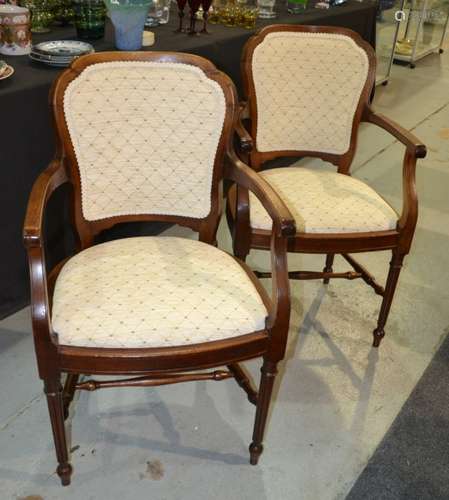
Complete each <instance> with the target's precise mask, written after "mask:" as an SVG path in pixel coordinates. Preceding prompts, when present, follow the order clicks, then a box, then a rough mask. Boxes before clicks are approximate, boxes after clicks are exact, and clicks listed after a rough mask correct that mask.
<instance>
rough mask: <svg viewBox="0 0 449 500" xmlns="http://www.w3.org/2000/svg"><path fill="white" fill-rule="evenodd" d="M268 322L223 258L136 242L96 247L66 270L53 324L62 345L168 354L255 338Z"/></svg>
mask: <svg viewBox="0 0 449 500" xmlns="http://www.w3.org/2000/svg"><path fill="white" fill-rule="evenodd" d="M267 315H268V313H267V310H266V308H265V305H264V304H263V302H262V299H261V297H260V295H259V293H258V292H257V290H256V288H255V287H254V285H253V283H252V282H251V280H250V279H249V277H248V275H247V274H246V272H245V271H244V269H243V268H242V267H241V266H240V264H239V263H238V262H237V261H236V260H235V259H234V258H233V257H232V256H230V255H229V254H227V253H225V252H223V251H222V250H219V249H218V248H215V247H213V246H211V245H208V244H206V243H202V242H199V241H194V240H189V239H185V238H176V237H136V238H125V239H121V240H116V241H112V242H108V243H102V244H99V245H95V246H93V247H90V248H88V249H87V250H83V251H82V252H80V253H79V254H77V255H75V256H74V257H73V258H71V259H70V260H69V261H68V262H67V263H66V264H65V265H64V267H63V268H62V270H61V273H60V274H59V276H58V278H57V281H56V285H55V291H54V295H53V309H52V324H53V330H54V331H55V332H56V333H57V334H58V337H59V343H60V344H61V345H72V346H87V347H105V348H106V347H112V348H143V347H169V346H180V345H186V344H196V343H202V342H209V341H214V340H221V339H226V338H231V337H236V336H238V335H244V334H247V333H251V332H255V331H260V330H263V329H264V328H265V319H266V317H267Z"/></svg>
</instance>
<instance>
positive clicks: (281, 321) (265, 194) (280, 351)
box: [225, 151, 296, 362]
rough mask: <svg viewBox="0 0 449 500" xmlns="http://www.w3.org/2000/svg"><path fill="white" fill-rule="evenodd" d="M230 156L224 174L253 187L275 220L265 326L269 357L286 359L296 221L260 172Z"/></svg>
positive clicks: (248, 187)
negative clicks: (290, 249)
mask: <svg viewBox="0 0 449 500" xmlns="http://www.w3.org/2000/svg"><path fill="white" fill-rule="evenodd" d="M228 160H229V162H228V165H227V170H226V172H225V177H226V178H228V179H230V180H232V181H234V182H235V183H236V184H237V185H240V186H241V187H243V188H244V189H248V190H250V191H252V192H253V193H254V194H255V195H256V196H257V198H259V200H260V201H261V203H262V205H263V206H264V208H265V210H266V211H267V212H268V213H269V215H270V217H271V218H272V220H273V231H272V234H271V245H270V247H271V271H272V282H273V286H272V301H273V309H272V310H271V311H270V313H269V315H268V319H267V324H266V326H267V329H269V331H270V340H271V348H270V351H269V352H270V360H271V361H276V362H277V361H279V360H281V359H283V357H284V354H285V349H286V345H287V335H288V326H289V323H290V282H289V278H288V267H287V243H288V238H287V237H288V236H293V235H295V234H296V225H295V221H294V219H293V216H292V215H291V213H290V211H289V210H288V208H287V207H286V206H285V204H284V202H283V201H282V200H281V198H279V196H278V195H277V194H276V192H275V191H274V190H273V188H272V187H271V186H270V185H269V184H268V183H267V182H266V181H265V180H264V179H263V178H262V177H261V176H260V175H259V174H257V173H256V172H255V171H254V170H252V169H251V168H250V167H248V165H245V164H244V163H243V162H242V161H240V160H239V159H238V158H237V155H236V154H235V152H234V151H229V152H228ZM249 230H250V228H249V227H248V231H249Z"/></svg>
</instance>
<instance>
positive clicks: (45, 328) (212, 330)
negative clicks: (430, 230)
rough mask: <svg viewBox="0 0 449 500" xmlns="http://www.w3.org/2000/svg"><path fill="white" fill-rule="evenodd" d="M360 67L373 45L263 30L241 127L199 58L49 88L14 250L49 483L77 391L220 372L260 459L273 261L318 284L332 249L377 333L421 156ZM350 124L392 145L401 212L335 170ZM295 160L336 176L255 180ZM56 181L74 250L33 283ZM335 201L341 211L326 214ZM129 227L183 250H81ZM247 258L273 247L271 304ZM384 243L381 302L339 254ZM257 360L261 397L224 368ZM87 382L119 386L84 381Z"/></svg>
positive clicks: (278, 325) (368, 71)
mask: <svg viewBox="0 0 449 500" xmlns="http://www.w3.org/2000/svg"><path fill="white" fill-rule="evenodd" d="M374 66H375V64H374V53H373V50H372V48H371V47H369V46H368V45H367V44H366V43H365V42H363V41H362V40H361V39H360V37H358V36H357V35H356V34H354V33H352V32H350V31H348V30H343V29H330V28H317V27H302V26H273V27H269V28H266V29H264V30H262V31H261V32H260V33H259V34H258V35H256V36H254V37H252V38H251V39H250V41H249V42H248V44H247V45H246V49H245V52H244V56H243V74H244V77H245V81H246V91H247V96H248V102H247V106H243V108H244V109H243V112H244V113H247V117H248V118H249V120H250V134H248V132H247V131H246V129H245V128H244V127H243V125H242V123H241V117H242V113H241V111H242V107H241V106H240V105H239V103H238V100H237V95H236V90H235V87H234V84H233V83H232V81H231V80H230V79H229V78H228V77H227V76H226V75H225V74H223V73H221V72H220V71H218V70H217V69H216V68H215V67H214V65H213V64H212V63H211V62H209V61H207V60H205V59H203V58H200V57H197V56H193V55H188V54H181V53H167V52H133V53H113V52H111V53H100V54H92V55H89V56H85V57H82V58H80V59H78V60H76V61H75V62H74V63H73V64H72V65H71V67H70V68H69V69H68V70H66V71H64V72H63V73H62V74H61V76H60V77H59V78H58V79H57V81H56V82H55V85H54V87H53V89H52V93H51V105H52V108H53V114H54V120H55V125H56V130H57V137H58V146H57V151H56V155H55V159H54V160H53V161H52V162H51V164H50V165H49V167H48V168H47V169H46V170H45V171H44V172H43V173H42V174H41V175H40V177H39V178H38V179H37V181H36V183H35V185H34V187H33V190H32V193H31V196H30V201H29V206H28V211H27V215H26V220H25V227H24V241H25V245H26V247H27V250H28V255H29V263H30V276H31V294H32V296H31V313H32V324H33V333H34V341H35V349H36V356H37V363H38V370H39V376H40V378H41V379H42V380H43V382H44V390H45V393H46V397H47V402H48V408H49V413H50V420H51V425H52V430H53V436H54V442H55V448H56V455H57V460H58V468H57V472H58V475H59V476H60V479H61V482H62V484H63V485H68V484H70V480H71V474H72V466H71V464H70V461H69V451H68V448H67V438H66V432H65V420H66V418H67V416H68V411H69V406H70V404H71V402H72V400H73V396H74V393H75V391H76V390H87V391H93V390H97V389H100V388H108V387H123V386H143V387H149V386H158V385H165V384H173V383H179V382H187V381H193V380H223V379H227V378H231V377H232V378H234V379H235V380H236V381H237V383H238V384H239V385H240V386H241V387H242V388H243V389H244V391H245V392H246V394H247V396H248V399H249V401H250V402H251V403H253V404H254V405H256V417H255V424H254V431H253V439H252V443H251V445H250V462H251V464H256V463H257V461H258V458H259V456H260V454H261V453H262V450H263V446H262V440H263V434H264V428H265V423H266V419H267V413H268V407H269V403H270V399H271V393H272V388H273V383H274V380H275V376H276V371H277V364H278V363H279V362H280V361H281V360H282V359H283V357H284V353H285V348H286V341H287V334H288V326H289V316H290V296H289V273H288V269H287V252H288V251H301V252H315V253H317V252H318V253H326V254H327V259H326V269H325V272H324V274H320V275H319V276H318V274H319V273H318V274H317V273H304V272H302V273H301V272H299V273H298V272H296V273H295V272H293V273H292V272H291V273H290V277H293V278H310V277H323V278H324V279H325V280H326V281H327V280H328V279H329V278H331V277H342V276H340V275H339V274H335V273H332V269H331V267H332V259H333V255H334V254H336V253H342V254H343V256H344V257H345V258H346V259H347V260H348V261H349V262H350V263H351V264H352V265H353V267H354V268H355V273H349V274H348V275H347V276H345V277H350V278H353V277H356V276H355V275H357V277H361V278H363V279H365V280H366V281H367V282H369V283H370V284H372V285H373V286H374V287H375V290H376V292H377V293H381V294H382V295H383V296H384V302H383V306H382V310H381V316H380V319H379V324H378V327H377V331H376V339H377V340H379V339H380V338H381V336H382V335H383V326H384V324H385V321H386V316H387V314H388V310H389V307H390V304H391V298H392V295H393V291H394V286H395V284H396V281H397V278H398V274H399V269H400V263H401V262H402V258H403V256H404V255H405V253H407V251H408V249H409V247H410V243H411V239H412V235H413V230H414V227H415V224H416V216H417V202H416V193H415V188H414V168H415V163H416V158H417V157H422V156H423V155H424V153H425V148H424V146H422V145H420V144H419V143H418V141H417V140H416V139H414V138H413V137H412V136H411V135H410V134H409V133H407V132H406V131H404V130H402V129H400V128H399V127H397V126H396V125H395V124H393V123H392V122H390V121H387V120H386V119H384V118H382V117H379V116H377V115H376V114H375V113H374V112H373V111H371V109H370V108H369V105H368V102H369V95H370V92H371V90H372V86H373V83H374ZM362 119H363V120H366V121H371V122H373V123H375V124H377V125H379V126H382V127H384V128H386V129H387V130H388V131H390V132H391V133H392V134H393V135H395V137H397V138H398V139H399V140H400V141H402V142H404V143H405V145H406V147H407V152H406V157H405V163H404V195H405V196H404V199H405V201H404V212H403V214H402V216H401V217H400V218H399V219H398V218H397V216H396V215H395V214H394V212H393V211H392V209H391V208H390V207H389V206H388V205H387V204H386V203H385V202H383V200H381V198H380V197H378V195H376V194H375V193H374V192H373V191H372V190H371V189H370V188H369V187H368V186H366V185H365V184H363V183H361V182H360V181H356V180H354V179H352V178H351V177H350V176H349V175H348V174H349V167H350V164H351V160H352V158H353V155H354V151H355V147H356V135H357V129H358V126H359V123H360V121H361V120H362ZM235 132H237V133H238V134H239V136H240V138H241V151H240V154H239V156H240V157H239V156H238V155H237V154H236V152H235V151H234V146H233V144H234V134H235ZM292 154H295V155H299V156H317V157H321V158H323V159H324V160H326V161H329V162H331V163H334V164H335V165H337V166H338V173H324V172H323V173H317V172H314V171H313V170H312V169H306V168H304V169H298V168H296V167H291V168H290V169H277V170H266V171H262V172H261V173H260V174H259V173H257V172H256V170H258V169H259V167H260V166H261V165H262V163H263V162H265V161H266V160H268V159H272V158H275V157H278V156H285V155H289V156H291V155H292ZM241 158H247V159H248V161H249V163H250V165H251V167H252V168H251V167H250V166H248V165H247V164H246V163H244V162H243V161H242V159H241ZM224 179H228V180H230V181H232V183H233V187H232V189H231V191H230V193H229V201H228V210H227V215H228V219H229V222H230V225H231V227H232V232H233V236H234V250H235V254H236V257H234V256H231V255H229V254H227V253H225V252H224V251H221V250H220V249H218V248H217V246H216V232H217V227H218V223H219V220H220V217H221V214H222V188H221V185H222V181H223V180H224ZM63 184H69V185H70V186H71V190H72V198H73V224H74V227H75V229H76V233H77V235H78V238H79V245H78V251H77V253H76V254H75V255H74V256H71V257H69V258H67V259H65V260H64V261H62V262H60V263H59V264H58V265H56V266H55V267H54V268H53V269H52V270H50V271H49V272H47V270H46V263H45V245H44V241H43V240H44V237H43V218H44V212H45V208H46V205H47V202H48V200H49V198H50V196H51V195H52V193H53V192H54V191H55V190H57V189H58V188H59V187H60V186H62V185H63ZM249 193H250V194H249ZM342 193H344V194H343V198H344V200H349V201H348V203H344V202H343V203H342V204H341V205H340V204H339V203H340V199H341V196H342ZM329 197H331V198H332V199H331V200H330V201H329V199H328V198H329ZM309 204H310V206H309ZM250 207H251V210H250ZM304 214H306V215H304ZM309 217H310V219H309ZM142 220H145V221H165V222H170V223H175V224H179V225H181V226H186V227H188V228H191V229H193V230H194V231H196V232H197V233H198V241H196V240H189V239H183V238H175V237H157V236H156V237H135V238H125V239H119V240H115V241H110V242H107V243H101V244H96V238H97V237H98V235H99V234H100V233H101V232H102V231H103V230H105V229H107V228H110V227H112V226H113V225H115V224H118V223H122V222H129V221H142ZM348 228H349V229H348ZM250 248H267V249H269V250H270V252H271V262H272V269H271V273H270V276H271V277H272V281H273V286H272V294H271V296H269V295H268V294H267V292H266V291H265V289H264V287H263V286H262V285H261V282H260V281H259V279H258V277H257V276H256V274H255V273H254V272H252V271H251V270H250V269H249V268H248V267H247V266H246V265H245V263H244V262H243V261H244V259H245V257H246V255H247V254H248V252H249V250H250ZM385 249H391V250H393V260H392V267H391V270H390V275H389V278H388V284H387V287H386V290H385V291H384V290H383V289H382V288H381V287H380V286H379V285H377V284H375V283H374V281H373V280H372V278H371V277H370V276H369V275H368V274H367V272H366V271H365V270H364V269H363V268H362V267H361V266H359V265H358V264H356V263H355V261H353V259H352V257H350V256H349V255H347V252H355V251H372V250H385ZM260 276H261V277H263V276H265V275H263V274H262V275H260ZM377 343H378V342H376V344H377ZM256 357H262V358H263V364H262V368H261V373H262V375H261V380H260V386H259V390H258V391H256V390H255V389H254V388H253V386H252V383H251V381H250V380H249V378H248V376H247V375H246V373H245V371H244V370H243V368H242V367H241V366H240V364H239V363H240V362H242V361H245V360H248V359H251V358H256ZM220 367H227V369H223V368H220ZM205 370H206V371H205ZM86 373H88V374H92V375H120V376H123V375H128V376H129V377H128V378H119V379H115V380H114V379H107V380H104V379H103V380H95V379H93V378H91V379H88V380H85V379H81V378H80V375H81V374H86ZM63 380H64V385H63Z"/></svg>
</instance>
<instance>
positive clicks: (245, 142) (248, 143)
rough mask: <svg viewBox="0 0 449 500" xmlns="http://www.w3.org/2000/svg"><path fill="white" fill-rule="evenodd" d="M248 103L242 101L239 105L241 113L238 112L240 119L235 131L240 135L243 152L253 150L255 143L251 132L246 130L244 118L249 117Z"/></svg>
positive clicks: (240, 146) (240, 145)
mask: <svg viewBox="0 0 449 500" xmlns="http://www.w3.org/2000/svg"><path fill="white" fill-rule="evenodd" d="M247 114H248V113H247V104H246V103H244V102H242V103H240V105H239V113H238V119H237V122H236V124H235V127H234V128H235V132H236V134H237V135H238V137H239V141H240V142H239V148H240V151H241V152H242V153H251V151H252V150H253V147H254V144H253V139H252V137H251V136H250V134H249V132H248V131H247V130H246V128H245V126H244V125H243V122H242V120H243V119H245V118H247Z"/></svg>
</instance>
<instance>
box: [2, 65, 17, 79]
mask: <svg viewBox="0 0 449 500" xmlns="http://www.w3.org/2000/svg"><path fill="white" fill-rule="evenodd" d="M13 74H14V68H13V67H12V66H10V65H9V64H7V65H6V71H5V72H4V73H2V74H1V76H0V80H6V79H7V78H9V77H10V76H12V75H13Z"/></svg>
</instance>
